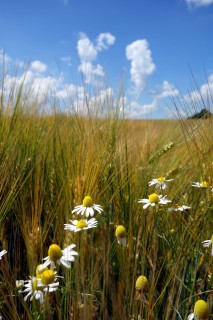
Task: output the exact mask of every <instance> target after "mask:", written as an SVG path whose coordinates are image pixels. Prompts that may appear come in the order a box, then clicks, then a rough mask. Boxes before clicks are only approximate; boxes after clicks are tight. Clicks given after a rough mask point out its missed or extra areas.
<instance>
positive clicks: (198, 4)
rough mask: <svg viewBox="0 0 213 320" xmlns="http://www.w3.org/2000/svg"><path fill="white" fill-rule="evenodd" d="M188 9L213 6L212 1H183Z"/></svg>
mask: <svg viewBox="0 0 213 320" xmlns="http://www.w3.org/2000/svg"><path fill="white" fill-rule="evenodd" d="M185 1H186V3H187V4H188V6H189V7H202V6H208V5H210V4H213V0H185Z"/></svg>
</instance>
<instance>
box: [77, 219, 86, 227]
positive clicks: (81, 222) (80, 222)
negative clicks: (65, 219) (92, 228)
mask: <svg viewBox="0 0 213 320" xmlns="http://www.w3.org/2000/svg"><path fill="white" fill-rule="evenodd" d="M76 227H77V228H80V229H83V228H85V227H87V223H86V221H84V220H79V221H78V222H77V224H76Z"/></svg>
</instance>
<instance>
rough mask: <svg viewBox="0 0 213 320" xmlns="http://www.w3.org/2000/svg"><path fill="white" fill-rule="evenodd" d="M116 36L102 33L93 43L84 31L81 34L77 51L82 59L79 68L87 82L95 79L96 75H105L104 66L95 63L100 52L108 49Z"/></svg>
mask: <svg viewBox="0 0 213 320" xmlns="http://www.w3.org/2000/svg"><path fill="white" fill-rule="evenodd" d="M114 42H115V37H114V36H113V35H112V34H111V33H101V34H99V36H98V37H97V39H96V42H95V43H93V42H92V41H91V40H90V39H89V38H88V37H87V36H86V35H85V34H84V33H81V34H80V39H79V40H78V43H77V52H78V56H79V59H80V65H79V67H78V70H79V71H80V72H81V73H82V74H83V75H84V79H85V81H86V83H91V82H92V81H94V79H95V77H96V76H98V77H99V78H100V77H103V76H104V74H105V73H104V70H103V67H102V66H101V65H100V64H95V61H96V59H97V56H98V52H100V51H102V50H106V49H108V48H109V46H111V45H113V44H114Z"/></svg>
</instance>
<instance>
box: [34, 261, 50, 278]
mask: <svg viewBox="0 0 213 320" xmlns="http://www.w3.org/2000/svg"><path fill="white" fill-rule="evenodd" d="M45 270H48V268H47V267H45V268H43V264H39V265H38V266H37V268H36V277H37V278H41V275H42V273H43V272H44V271H45Z"/></svg>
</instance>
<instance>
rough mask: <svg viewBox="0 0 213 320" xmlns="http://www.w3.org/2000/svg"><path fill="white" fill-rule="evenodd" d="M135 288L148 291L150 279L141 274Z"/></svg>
mask: <svg viewBox="0 0 213 320" xmlns="http://www.w3.org/2000/svg"><path fill="white" fill-rule="evenodd" d="M135 288H136V289H137V290H140V291H143V292H145V291H147V289H148V280H147V278H146V277H145V276H140V277H138V278H137V280H136V284H135Z"/></svg>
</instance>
